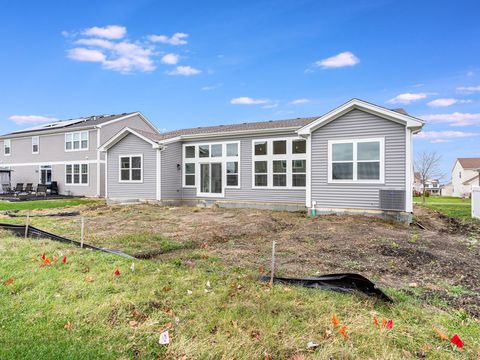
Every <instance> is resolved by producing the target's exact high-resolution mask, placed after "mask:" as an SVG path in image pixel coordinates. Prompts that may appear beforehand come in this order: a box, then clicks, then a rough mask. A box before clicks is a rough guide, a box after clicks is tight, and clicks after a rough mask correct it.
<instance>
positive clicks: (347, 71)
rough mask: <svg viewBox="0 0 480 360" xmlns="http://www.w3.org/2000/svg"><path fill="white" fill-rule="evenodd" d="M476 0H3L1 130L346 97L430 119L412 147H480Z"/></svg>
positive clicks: (277, 107) (175, 123) (287, 112)
mask: <svg viewBox="0 0 480 360" xmlns="http://www.w3.org/2000/svg"><path fill="white" fill-rule="evenodd" d="M479 13H480V3H479V2H478V1H468V0H467V1H462V2H461V6H460V5H459V2H453V1H440V2H439V1H420V2H419V1H384V0H382V1H380V0H379V1H343V2H338V1H299V0H295V1H261V0H257V1H235V2H234V1H202V2H200V1H177V2H165V1H146V0H136V1H119V0H115V1H95V2H94V1H81V2H80V1H78V2H71V1H42V2H39V1H15V2H7V3H3V4H2V11H1V12H0V24H1V28H2V31H0V41H1V43H2V48H3V51H2V55H3V56H1V57H0V79H1V86H0V98H1V99H2V101H1V104H2V106H1V107H0V124H1V132H2V133H4V132H7V131H10V130H15V129H19V128H22V127H25V126H30V125H31V124H33V123H39V122H42V121H47V120H48V119H50V118H57V119H65V118H73V117H78V116H85V115H91V114H103V113H105V114H109V113H122V112H129V111H142V112H143V113H144V114H145V115H146V116H147V117H148V118H149V119H151V120H152V121H153V122H154V123H155V124H156V125H157V126H158V127H159V128H160V129H165V130H171V129H176V128H183V127H194V126H206V125H215V124H227V123H235V122H243V121H257V120H269V119H282V118H291V117H301V116H313V115H321V114H323V113H324V112H326V111H328V110H330V109H332V108H333V107H336V106H338V105H340V104H342V103H343V102H345V101H347V100H349V99H350V98H352V97H357V98H361V99H364V100H368V101H371V102H374V103H377V104H379V105H382V106H386V107H390V108H394V107H403V108H405V109H406V110H407V111H408V112H409V113H411V114H412V115H415V116H418V117H423V118H425V119H427V120H428V121H429V122H428V124H427V125H426V126H425V129H424V130H425V131H424V134H423V135H421V136H422V137H421V138H419V137H417V138H416V140H415V151H416V152H419V151H422V150H437V151H438V152H440V153H441V154H442V155H443V162H444V163H443V168H444V170H445V172H449V171H450V167H451V165H452V163H453V160H454V159H455V158H456V157H472V156H480V41H479V39H480V26H478V14H479Z"/></svg>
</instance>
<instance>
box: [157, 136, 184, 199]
mask: <svg viewBox="0 0 480 360" xmlns="http://www.w3.org/2000/svg"><path fill="white" fill-rule="evenodd" d="M161 156H162V158H161V174H162V175H161V176H162V200H163V199H167V200H174V199H175V200H178V199H181V198H182V170H181V169H178V168H177V164H182V144H181V143H180V142H176V143H173V144H169V145H167V146H166V148H165V149H164V150H162V152H161Z"/></svg>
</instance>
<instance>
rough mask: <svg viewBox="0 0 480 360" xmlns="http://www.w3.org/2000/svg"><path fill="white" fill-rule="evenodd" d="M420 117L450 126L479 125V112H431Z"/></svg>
mask: <svg viewBox="0 0 480 360" xmlns="http://www.w3.org/2000/svg"><path fill="white" fill-rule="evenodd" d="M421 118H422V119H423V120H425V121H428V122H440V123H449V124H450V126H475V125H480V113H476V114H470V113H460V112H454V113H452V114H431V115H424V116H421Z"/></svg>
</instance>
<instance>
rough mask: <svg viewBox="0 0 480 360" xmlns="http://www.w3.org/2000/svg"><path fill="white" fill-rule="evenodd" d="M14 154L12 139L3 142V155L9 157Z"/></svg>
mask: <svg viewBox="0 0 480 360" xmlns="http://www.w3.org/2000/svg"><path fill="white" fill-rule="evenodd" d="M11 153H12V143H11V140H10V139H6V140H3V154H4V155H5V156H9V155H10V154H11Z"/></svg>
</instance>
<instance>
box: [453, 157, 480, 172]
mask: <svg viewBox="0 0 480 360" xmlns="http://www.w3.org/2000/svg"><path fill="white" fill-rule="evenodd" d="M457 161H458V162H459V163H460V165H462V167H463V168H464V169H480V158H458V159H457Z"/></svg>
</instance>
